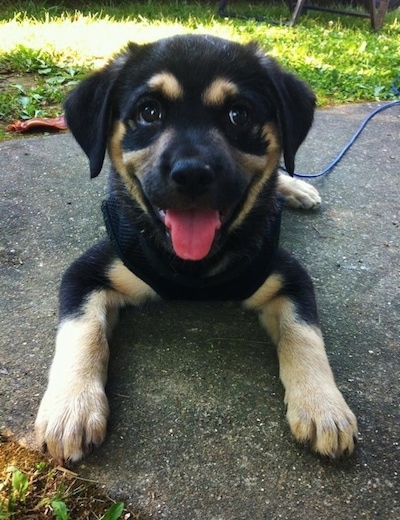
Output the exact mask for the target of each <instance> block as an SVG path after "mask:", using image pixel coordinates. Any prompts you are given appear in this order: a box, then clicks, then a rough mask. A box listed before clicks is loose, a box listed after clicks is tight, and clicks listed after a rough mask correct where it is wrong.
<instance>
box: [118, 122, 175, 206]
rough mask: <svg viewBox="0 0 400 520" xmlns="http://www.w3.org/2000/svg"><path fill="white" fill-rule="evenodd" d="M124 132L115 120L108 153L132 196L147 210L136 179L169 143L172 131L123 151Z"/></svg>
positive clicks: (123, 127)
mask: <svg viewBox="0 0 400 520" xmlns="http://www.w3.org/2000/svg"><path fill="white" fill-rule="evenodd" d="M125 134H126V128H125V125H124V124H123V123H122V122H121V121H117V122H116V123H115V125H114V131H113V132H112V136H111V138H110V142H109V146H108V153H109V156H110V159H111V162H112V164H113V166H114V168H115V170H116V171H117V173H118V174H119V176H120V177H121V178H122V180H123V181H124V184H125V186H126V187H127V189H128V191H129V192H130V193H131V194H132V197H133V198H134V199H135V200H136V201H137V202H138V203H139V204H140V206H141V207H142V209H143V210H144V211H147V206H146V203H145V202H144V199H143V195H142V192H141V190H140V189H139V186H138V184H137V181H138V180H139V182H140V179H141V177H142V176H143V175H144V174H145V173H146V172H148V171H149V170H150V168H152V167H153V163H154V162H155V161H157V158H158V157H160V156H161V154H162V152H163V151H164V150H165V148H166V147H167V146H168V145H169V143H170V139H171V138H172V136H173V131H172V130H170V131H166V132H163V133H162V134H161V136H160V138H159V139H158V140H157V141H156V142H155V143H154V144H153V145H151V146H149V147H147V148H143V149H142V150H135V151H131V152H124V151H123V149H122V140H123V138H124V136H125Z"/></svg>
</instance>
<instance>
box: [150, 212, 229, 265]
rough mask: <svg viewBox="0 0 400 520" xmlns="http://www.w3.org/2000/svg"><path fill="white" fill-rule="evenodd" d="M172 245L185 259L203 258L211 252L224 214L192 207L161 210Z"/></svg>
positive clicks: (180, 256)
mask: <svg viewBox="0 0 400 520" xmlns="http://www.w3.org/2000/svg"><path fill="white" fill-rule="evenodd" d="M159 215H160V218H161V220H162V221H163V222H164V225H165V227H166V229H167V231H168V234H169V235H170V238H171V242H172V247H173V249H174V251H175V253H176V255H177V256H179V258H182V259H183V260H202V259H203V258H205V257H206V256H207V255H208V253H209V252H210V250H211V248H212V245H213V243H214V240H215V236H216V234H217V232H218V230H219V229H220V228H221V226H222V222H223V220H225V219H223V216H222V214H221V213H220V212H219V211H218V210H215V209H210V208H190V209H166V210H160V211H159Z"/></svg>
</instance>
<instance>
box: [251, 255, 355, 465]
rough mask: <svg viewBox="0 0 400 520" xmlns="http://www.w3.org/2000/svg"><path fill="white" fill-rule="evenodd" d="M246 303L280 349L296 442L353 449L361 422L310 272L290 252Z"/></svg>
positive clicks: (323, 450) (327, 451)
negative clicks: (338, 377) (324, 327)
mask: <svg viewBox="0 0 400 520" xmlns="http://www.w3.org/2000/svg"><path fill="white" fill-rule="evenodd" d="M278 255H279V257H278V259H277V265H278V266H279V268H277V270H276V272H275V273H274V274H273V275H271V276H270V277H269V278H268V279H267V280H266V282H265V283H264V285H263V286H262V287H261V288H260V289H259V290H258V291H257V292H256V293H255V294H254V295H253V296H252V297H251V298H249V299H248V300H247V301H246V302H245V304H246V306H247V307H250V308H254V309H257V310H258V311H259V313H260V318H261V322H262V323H263V325H264V326H265V327H266V328H267V330H268V332H269V334H270V335H271V337H272V339H273V341H274V342H275V343H276V344H277V347H278V358H279V365H280V378H281V381H282V383H283V385H284V387H285V403H286V405H287V419H288V422H289V425H290V428H291V430H292V433H293V435H294V436H295V438H296V439H297V441H299V442H301V443H306V444H309V445H310V446H311V448H312V449H313V450H314V451H316V452H317V453H319V454H321V455H327V456H329V457H332V458H334V457H338V456H341V455H344V454H350V453H352V451H353V450H354V442H355V439H356V436H357V420H356V418H355V416H354V414H353V412H352V411H351V410H350V408H349V407H348V405H347V404H346V402H345V400H344V398H343V396H342V394H341V393H340V391H339V390H338V388H337V386H336V383H335V380H334V377H333V374H332V370H331V368H330V366H329V361H328V358H327V355H326V352H325V347H324V342H323V339H322V334H321V331H320V329H319V326H318V317H317V311H316V304H315V298H314V291H313V287H312V283H311V280H310V279H309V276H308V275H307V273H306V272H305V271H304V269H303V268H301V267H300V265H299V264H297V262H296V261H295V260H294V259H293V258H291V257H290V256H289V255H287V254H286V253H283V252H280V253H278Z"/></svg>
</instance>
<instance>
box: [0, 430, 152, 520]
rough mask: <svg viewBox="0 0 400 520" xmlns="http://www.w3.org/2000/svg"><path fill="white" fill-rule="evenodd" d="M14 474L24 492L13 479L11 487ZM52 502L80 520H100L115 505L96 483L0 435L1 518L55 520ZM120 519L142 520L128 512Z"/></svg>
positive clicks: (136, 514) (137, 515) (125, 511)
mask: <svg viewBox="0 0 400 520" xmlns="http://www.w3.org/2000/svg"><path fill="white" fill-rule="evenodd" d="M16 471H18V472H20V473H18V475H17V476H19V477H20V478H21V480H20V481H22V482H24V483H25V485H26V492H18V491H17V490H16V485H15V479H14V485H13V473H15V472H16ZM22 495H24V498H22ZM54 500H58V501H59V502H63V503H64V504H65V505H66V506H67V508H68V511H69V516H68V518H79V519H80V520H89V519H90V520H96V519H101V518H102V517H103V515H104V514H105V513H106V511H107V510H108V509H109V508H110V507H111V506H112V505H113V504H114V501H113V500H112V499H111V498H110V497H108V496H107V495H104V493H102V492H101V489H100V486H99V484H98V483H97V482H93V481H90V480H86V479H82V478H80V477H79V476H78V475H77V474H76V473H74V472H73V471H69V470H67V469H65V468H62V467H60V466H56V465H55V464H54V462H53V461H52V459H50V458H49V457H46V456H45V455H42V454H40V453H38V452H35V451H31V450H28V449H27V448H25V447H23V446H21V445H20V444H19V443H17V442H16V441H14V440H13V439H11V438H9V437H8V436H5V435H2V434H0V518H3V516H2V514H7V513H11V518H13V519H15V520H40V519H43V518H49V519H51V518H55V516H54V513H53V510H54V502H53V501H54ZM52 503H53V505H52ZM120 518H124V519H126V520H144V517H143V516H141V514H140V513H135V512H133V511H130V510H128V509H124V511H123V513H122V516H121V517H120Z"/></svg>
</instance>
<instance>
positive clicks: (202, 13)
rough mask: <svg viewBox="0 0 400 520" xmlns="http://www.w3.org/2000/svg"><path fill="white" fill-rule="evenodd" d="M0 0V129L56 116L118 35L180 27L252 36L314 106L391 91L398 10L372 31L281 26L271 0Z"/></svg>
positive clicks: (340, 20) (150, 34)
mask: <svg viewBox="0 0 400 520" xmlns="http://www.w3.org/2000/svg"><path fill="white" fill-rule="evenodd" d="M3 4H4V7H2V8H0V41H1V42H2V44H1V48H0V137H1V133H2V135H3V136H4V135H5V132H4V127H5V125H6V124H7V123H10V122H11V121H12V120H13V119H29V118H31V117H35V116H54V115H59V114H60V113H61V111H62V108H61V102H62V99H63V97H64V96H65V93H66V92H67V91H68V90H69V89H70V88H72V87H73V86H74V85H75V84H76V82H77V81H78V80H79V79H80V78H81V77H82V76H83V75H85V74H86V73H87V72H88V71H89V70H91V69H93V68H96V67H99V66H101V65H102V64H104V63H105V61H106V60H107V58H108V57H109V56H110V55H112V54H113V53H115V52H116V51H117V50H118V49H120V48H121V47H122V46H123V45H124V44H125V43H126V42H127V41H128V40H135V41H138V42H143V41H149V40H154V39H157V38H159V37H162V36H167V35H172V34H175V33H182V32H188V31H196V32H208V33H212V34H218V35H220V36H223V37H227V38H232V39H236V40H239V41H249V40H253V39H255V40H257V41H258V42H259V44H260V45H261V47H262V48H263V49H265V51H266V52H269V53H270V54H272V55H273V56H275V57H276V58H277V59H278V60H279V61H280V62H281V63H282V64H283V65H284V66H285V67H286V68H287V69H289V70H292V71H293V72H295V73H296V74H298V75H299V76H300V77H302V78H303V79H304V80H306V81H307V82H308V83H309V84H310V85H311V87H312V88H313V89H314V90H315V92H316V94H317V97H318V103H319V105H320V106H325V105H332V104H338V103H346V102H359V101H376V100H380V101H384V100H389V99H393V97H394V94H393V93H392V91H391V89H390V85H391V82H392V81H393V80H394V79H395V77H396V76H397V75H398V74H399V72H400V70H399V59H398V56H399V55H400V20H399V19H398V15H399V14H400V12H399V11H394V12H391V13H388V14H387V17H386V22H385V25H384V27H383V29H382V30H381V31H379V32H376V33H374V32H373V31H371V29H370V26H369V20H368V19H362V18H354V17H348V16H347V17H345V16H342V17H340V16H338V15H333V14H327V13H317V12H310V13H309V14H308V15H307V16H303V17H302V18H301V19H300V22H299V24H298V25H297V26H296V27H294V28H290V27H288V26H287V25H285V24H284V22H285V21H287V19H288V18H289V12H288V9H287V7H286V5H285V4H284V3H283V2H279V0H278V1H277V2H276V4H272V5H270V4H267V5H266V4H265V3H260V2H258V3H257V2H256V3H255V4H254V5H249V4H247V2H245V3H240V2H239V3H235V2H234V1H232V2H230V3H229V6H230V8H231V9H232V10H234V11H235V12H239V13H240V12H246V13H249V12H250V13H252V14H254V15H263V16H265V17H266V18H267V20H268V21H266V22H257V21H255V20H243V19H224V18H221V17H219V16H217V14H216V5H217V2H216V1H215V2H211V3H207V2H201V3H195V2H185V1H182V0H181V1H178V0H175V2H174V1H172V2H162V1H161V2H160V1H157V2H156V1H152V0H148V1H147V2H137V3H131V2H115V3H114V4H113V3H112V2H104V3H103V4H96V3H95V2H94V3H91V2H88V3H85V2H84V1H83V2H76V1H75V2H74V1H70V2H63V1H61V0H60V1H59V3H58V4H57V5H52V4H50V3H49V2H45V1H42V2H11V1H7V0H5V1H4V2H3ZM3 4H2V5H3ZM273 22H277V23H273Z"/></svg>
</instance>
